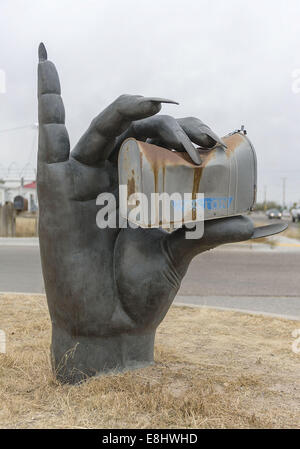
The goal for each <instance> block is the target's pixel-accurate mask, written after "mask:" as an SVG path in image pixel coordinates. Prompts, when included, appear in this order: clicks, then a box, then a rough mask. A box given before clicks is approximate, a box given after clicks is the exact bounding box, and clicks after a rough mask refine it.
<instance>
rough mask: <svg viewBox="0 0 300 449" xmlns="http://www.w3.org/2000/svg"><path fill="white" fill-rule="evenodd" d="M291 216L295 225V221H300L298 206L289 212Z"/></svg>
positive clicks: (299, 208) (299, 207)
mask: <svg viewBox="0 0 300 449" xmlns="http://www.w3.org/2000/svg"><path fill="white" fill-rule="evenodd" d="M291 214H292V220H293V222H294V223H295V222H296V221H299V220H300V206H299V204H298V206H296V207H295V208H294V209H292V210H291Z"/></svg>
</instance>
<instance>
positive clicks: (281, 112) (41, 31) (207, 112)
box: [0, 0, 300, 202]
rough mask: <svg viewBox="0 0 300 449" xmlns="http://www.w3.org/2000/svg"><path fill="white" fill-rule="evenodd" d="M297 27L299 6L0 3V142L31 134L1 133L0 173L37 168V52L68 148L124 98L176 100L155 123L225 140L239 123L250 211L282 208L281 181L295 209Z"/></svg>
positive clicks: (279, 0)
mask: <svg viewBox="0 0 300 449" xmlns="http://www.w3.org/2000/svg"><path fill="white" fill-rule="evenodd" d="M299 23H300V1H299V0H226V1H225V0H185V1H184V2H183V1H182V0H179V1H178V0H151V1H148V0H126V1H124V0H59V1H58V0H0V50H1V51H0V70H2V71H4V72H5V78H6V93H0V131H1V130H5V129H9V128H15V127H21V126H26V125H29V127H28V128H25V129H20V130H18V131H11V132H0V168H1V164H2V166H5V167H7V166H9V165H10V164H11V163H12V162H14V161H16V162H17V163H18V164H19V165H20V166H24V165H25V164H26V163H28V162H30V163H31V164H35V159H36V130H35V129H34V127H30V125H34V123H36V121H37V102H36V65H37V47H38V44H39V42H40V41H43V42H44V43H45V45H46V47H47V49H48V55H49V59H51V60H52V61H53V62H55V64H56V66H57V68H58V71H59V74H60V78H61V84H62V92H63V98H64V102H65V107H66V114H67V126H68V130H69V133H70V137H71V142H72V144H74V143H75V142H76V141H77V139H78V138H79V137H80V135H81V134H82V133H83V132H84V131H85V129H86V128H87V126H88V125H89V123H90V121H91V120H92V118H93V117H94V116H95V115H97V114H98V113H99V112H100V111H101V110H102V109H103V108H104V107H105V106H106V105H107V104H109V103H110V102H111V101H112V100H113V99H114V98H115V97H117V96H118V95H120V94H122V93H131V94H141V95H154V96H164V97H167V98H172V99H174V100H177V101H179V102H180V105H179V106H175V105H169V106H164V107H163V110H162V113H167V114H171V115H174V116H175V117H183V116H185V115H189V116H190V115H193V116H197V117H199V118H200V119H202V120H203V121H204V122H206V123H207V124H208V125H210V126H211V127H212V128H213V130H214V131H215V132H217V133H218V134H219V135H221V136H222V135H225V134H227V133H228V132H230V131H232V130H234V129H236V128H238V127H240V125H241V124H244V125H245V127H246V129H247V131H248V136H249V137H250V139H251V140H252V142H253V144H254V146H255V148H256V152H257V157H258V200H262V198H263V192H264V186H267V197H268V199H274V200H278V201H282V179H281V178H287V180H286V196H287V201H288V202H291V201H298V200H300V176H299V174H300V126H299V123H300V93H297V92H298V90H299V91H300V29H299ZM297 69H298V73H297ZM2 75H3V72H2ZM297 79H299V81H298V82H297ZM0 82H1V71H0ZM0 92H1V85H0Z"/></svg>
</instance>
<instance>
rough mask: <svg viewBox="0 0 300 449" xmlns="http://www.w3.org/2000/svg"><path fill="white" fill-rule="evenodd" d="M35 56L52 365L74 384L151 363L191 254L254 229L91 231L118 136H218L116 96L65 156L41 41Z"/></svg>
mask: <svg viewBox="0 0 300 449" xmlns="http://www.w3.org/2000/svg"><path fill="white" fill-rule="evenodd" d="M39 57H40V62H39V70H38V99H39V130H40V131H39V152H38V196H39V208H40V218H39V238H40V251H41V259H42V267H43V275H44V280H45V288H46V293H47V300H48V305H49V311H50V315H51V321H52V330H53V332H52V346H51V347H52V361H53V368H54V370H55V371H56V374H57V376H58V378H59V379H61V380H62V381H67V382H77V381H79V380H81V379H83V378H84V377H85V376H91V375H95V374H97V373H100V372H104V371H107V370H109V369H123V368H128V367H129V368H130V367H136V366H142V365H145V364H148V363H151V361H152V360H153V344H154V336H155V330H156V328H157V326H158V325H159V323H160V322H161V321H162V319H163V318H164V316H165V314H166V312H167V310H168V308H169V307H170V305H171V303H172V301H173V299H174V297H175V295H176V292H177V290H178V288H179V286H180V282H181V280H182V277H183V276H184V274H185V273H186V270H187V268H188V265H189V263H190V261H191V259H192V258H193V257H194V256H195V255H196V254H198V253H200V252H202V251H206V250H209V249H211V248H214V247H216V246H218V245H220V244H223V243H229V242H236V241H242V240H246V239H249V238H250V237H251V236H253V232H254V231H253V225H252V222H251V221H250V220H249V219H248V218H245V217H241V216H240V217H235V218H228V219H221V220H213V221H210V222H209V223H208V224H206V225H205V235H204V237H203V238H202V239H200V240H186V239H185V237H184V233H185V231H184V229H178V230H177V231H175V232H173V233H172V234H170V235H169V234H167V233H166V232H164V231H162V230H159V229H149V230H145V229H141V228H139V229H131V228H128V229H118V228H117V229H109V228H107V229H99V228H98V227H97V225H96V214H97V211H98V207H97V206H96V198H97V196H98V195H99V193H101V192H112V193H116V194H117V190H118V173H117V164H116V158H115V154H116V151H117V150H116V149H118V148H119V145H120V141H122V139H123V138H124V135H125V134H126V133H127V134H128V132H129V133H133V134H134V133H136V134H137V136H139V137H141V136H140V133H144V137H145V138H147V137H149V138H153V137H154V138H158V137H159V139H160V140H162V141H164V139H165V144H166V145H167V146H168V145H170V144H171V145H174V142H175V146H176V145H177V148H179V147H180V148H181V149H187V148H190V146H192V144H191V142H190V140H189V137H188V136H189V135H190V136H191V138H192V139H193V140H194V141H196V142H197V141H198V143H202V144H204V145H207V146H209V145H211V144H212V143H214V142H213V141H214V140H215V141H218V138H217V136H215V135H214V134H213V135H211V134H210V133H209V132H208V133H207V134H206V137H205V135H204V134H205V133H203V126H205V125H203V124H202V125H203V126H200V124H199V122H197V119H181V120H179V121H178V122H177V121H175V119H172V118H170V117H168V116H156V118H155V120H152V117H151V118H149V119H148V120H149V121H148V122H147V119H146V117H150V116H153V115H154V114H156V113H157V112H159V110H160V109H161V103H163V102H171V101H170V100H165V99H161V98H154V97H153V98H145V97H142V96H131V95H122V96H121V97H119V98H117V99H116V100H115V101H114V102H113V103H112V104H111V105H110V106H108V107H107V108H106V109H105V110H104V111H103V112H102V113H101V114H100V115H98V116H97V117H96V118H95V119H94V120H93V121H92V123H91V125H90V127H89V129H88V130H87V132H86V133H85V134H84V135H83V137H82V138H81V139H80V141H79V142H78V144H77V145H76V147H75V148H74V150H73V151H72V152H71V154H70V145H69V138H68V133H67V130H66V127H65V124H64V122H65V113H64V106H63V103H62V99H61V96H60V93H61V91H60V83H59V78H58V75H57V72H56V69H55V66H54V65H53V64H52V63H51V62H50V61H48V60H47V54H46V50H45V48H44V46H43V45H42V44H41V46H40V48H39ZM139 121H140V122H139ZM175 123H176V124H175ZM197 123H198V124H199V133H198V132H197ZM200 123H202V122H200ZM172 130H174V131H172ZM204 131H205V129H204ZM206 131H207V130H206ZM124 133H125V134H124ZM207 136H208V137H207ZM214 136H215V139H214Z"/></svg>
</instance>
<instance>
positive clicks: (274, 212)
mask: <svg viewBox="0 0 300 449" xmlns="http://www.w3.org/2000/svg"><path fill="white" fill-rule="evenodd" d="M267 216H268V217H269V219H272V218H282V213H281V212H280V211H279V210H278V209H270V210H268V211H267Z"/></svg>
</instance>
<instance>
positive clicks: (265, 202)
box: [264, 186, 267, 212]
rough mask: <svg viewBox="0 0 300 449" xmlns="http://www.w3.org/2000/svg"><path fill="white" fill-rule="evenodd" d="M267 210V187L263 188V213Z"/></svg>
mask: <svg viewBox="0 0 300 449" xmlns="http://www.w3.org/2000/svg"><path fill="white" fill-rule="evenodd" d="M266 210H267V186H264V211H265V212H266Z"/></svg>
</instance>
